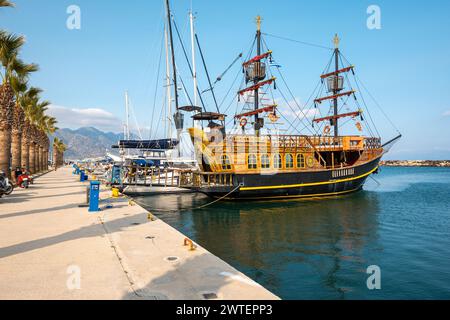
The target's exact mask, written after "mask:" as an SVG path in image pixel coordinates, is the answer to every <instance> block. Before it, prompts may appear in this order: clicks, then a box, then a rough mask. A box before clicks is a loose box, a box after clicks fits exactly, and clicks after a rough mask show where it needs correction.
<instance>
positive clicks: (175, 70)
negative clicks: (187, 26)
mask: <svg viewBox="0 0 450 320" xmlns="http://www.w3.org/2000/svg"><path fill="white" fill-rule="evenodd" d="M166 9H167V25H168V27H169V39H170V51H171V53H172V69H173V70H172V73H173V85H174V91H175V108H176V110H177V111H178V85H177V69H176V66H175V52H174V47H173V34H172V19H171V14H170V6H169V0H166Z"/></svg>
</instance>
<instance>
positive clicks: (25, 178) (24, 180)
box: [17, 172, 33, 189]
mask: <svg viewBox="0 0 450 320" xmlns="http://www.w3.org/2000/svg"><path fill="white" fill-rule="evenodd" d="M30 184H33V178H31V176H29V175H28V173H27V172H24V173H22V174H21V175H20V176H19V177H18V178H17V185H18V186H19V187H21V188H22V189H28V187H29V185H30Z"/></svg>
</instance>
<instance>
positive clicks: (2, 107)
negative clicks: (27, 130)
mask: <svg viewBox="0 0 450 320" xmlns="http://www.w3.org/2000/svg"><path fill="white" fill-rule="evenodd" d="M13 108H14V93H13V91H12V89H11V86H10V85H9V84H8V83H6V84H2V85H1V86H0V170H2V171H3V172H5V174H6V175H7V176H8V177H9V178H11V123H12V120H13V113H12V112H13Z"/></svg>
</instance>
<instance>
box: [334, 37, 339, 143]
mask: <svg viewBox="0 0 450 320" xmlns="http://www.w3.org/2000/svg"><path fill="white" fill-rule="evenodd" d="M333 42H334V48H335V49H334V63H335V72H336V74H335V76H334V90H333V94H334V95H335V98H334V99H333V101H334V116H335V118H334V119H333V126H334V136H335V137H336V138H337V137H338V136H339V127H338V118H337V116H338V98H337V97H336V95H337V94H338V93H339V91H340V90H339V37H338V35H337V34H336V35H335V36H334V39H333Z"/></svg>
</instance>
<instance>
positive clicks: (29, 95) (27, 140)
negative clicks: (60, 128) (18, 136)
mask: <svg viewBox="0 0 450 320" xmlns="http://www.w3.org/2000/svg"><path fill="white" fill-rule="evenodd" d="M41 92H42V90H41V89H39V88H34V87H31V88H30V89H29V90H28V91H27V92H26V94H25V96H24V98H23V99H24V103H23V107H24V111H25V121H24V124H23V132H22V160H21V165H22V167H24V168H26V169H27V170H28V171H30V172H31V167H30V146H31V144H32V139H33V128H32V124H33V121H34V114H33V113H34V112H36V109H37V108H36V105H37V104H38V101H39V94H40V93H41Z"/></svg>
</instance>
